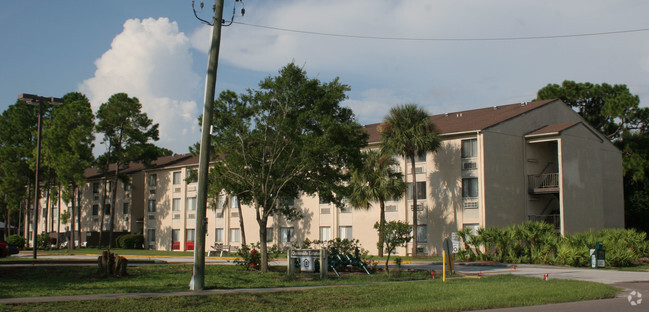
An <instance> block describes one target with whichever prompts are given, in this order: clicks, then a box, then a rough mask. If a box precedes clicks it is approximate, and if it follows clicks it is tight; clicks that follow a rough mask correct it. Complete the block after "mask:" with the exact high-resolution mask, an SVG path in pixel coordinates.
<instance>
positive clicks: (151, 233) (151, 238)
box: [146, 229, 155, 245]
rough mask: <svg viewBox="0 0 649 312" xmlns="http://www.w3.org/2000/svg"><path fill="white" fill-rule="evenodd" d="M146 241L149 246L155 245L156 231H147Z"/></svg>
mask: <svg viewBox="0 0 649 312" xmlns="http://www.w3.org/2000/svg"><path fill="white" fill-rule="evenodd" d="M146 241H147V242H148V243H149V245H155V229H148V230H146Z"/></svg>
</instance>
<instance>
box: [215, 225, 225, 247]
mask: <svg viewBox="0 0 649 312" xmlns="http://www.w3.org/2000/svg"><path fill="white" fill-rule="evenodd" d="M214 242H217V243H222V242H223V229H220V228H217V229H216V231H214Z"/></svg>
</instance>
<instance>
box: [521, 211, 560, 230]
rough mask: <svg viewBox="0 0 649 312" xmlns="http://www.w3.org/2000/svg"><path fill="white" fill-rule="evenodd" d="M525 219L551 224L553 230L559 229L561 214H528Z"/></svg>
mask: <svg viewBox="0 0 649 312" xmlns="http://www.w3.org/2000/svg"><path fill="white" fill-rule="evenodd" d="M527 219H528V220H530V221H532V222H545V223H548V224H552V225H553V226H554V229H555V230H560V229H561V215H559V214H549V215H528V216H527Z"/></svg>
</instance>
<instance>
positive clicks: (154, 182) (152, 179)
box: [149, 173, 158, 187]
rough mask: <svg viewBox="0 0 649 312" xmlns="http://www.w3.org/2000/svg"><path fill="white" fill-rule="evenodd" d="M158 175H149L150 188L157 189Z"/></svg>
mask: <svg viewBox="0 0 649 312" xmlns="http://www.w3.org/2000/svg"><path fill="white" fill-rule="evenodd" d="M157 180H158V175H157V174H155V173H152V174H150V175H149V186H150V187H156V185H158V181H157Z"/></svg>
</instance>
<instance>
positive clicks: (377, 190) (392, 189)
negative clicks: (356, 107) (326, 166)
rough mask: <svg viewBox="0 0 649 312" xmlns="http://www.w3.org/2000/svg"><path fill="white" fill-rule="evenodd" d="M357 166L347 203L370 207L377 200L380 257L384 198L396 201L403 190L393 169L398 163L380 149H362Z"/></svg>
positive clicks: (400, 176)
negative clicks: (361, 160) (362, 152)
mask: <svg viewBox="0 0 649 312" xmlns="http://www.w3.org/2000/svg"><path fill="white" fill-rule="evenodd" d="M363 156H364V161H363V162H362V165H361V167H360V168H354V169H353V170H352V179H351V183H350V187H351V194H350V196H349V203H350V204H351V205H352V206H354V207H357V208H362V209H369V208H370V207H371V206H372V202H378V203H379V223H378V224H379V227H378V230H379V243H378V245H379V248H378V249H379V257H383V235H382V232H381V231H382V230H383V226H384V225H385V201H386V200H398V199H400V198H401V197H403V194H404V192H405V191H406V183H405V182H404V181H403V175H402V174H401V172H397V171H395V170H394V168H395V167H396V166H398V165H399V162H398V161H397V160H396V159H394V158H393V157H392V155H383V154H381V152H380V151H379V150H376V149H374V150H367V151H365V152H364V155H363Z"/></svg>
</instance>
